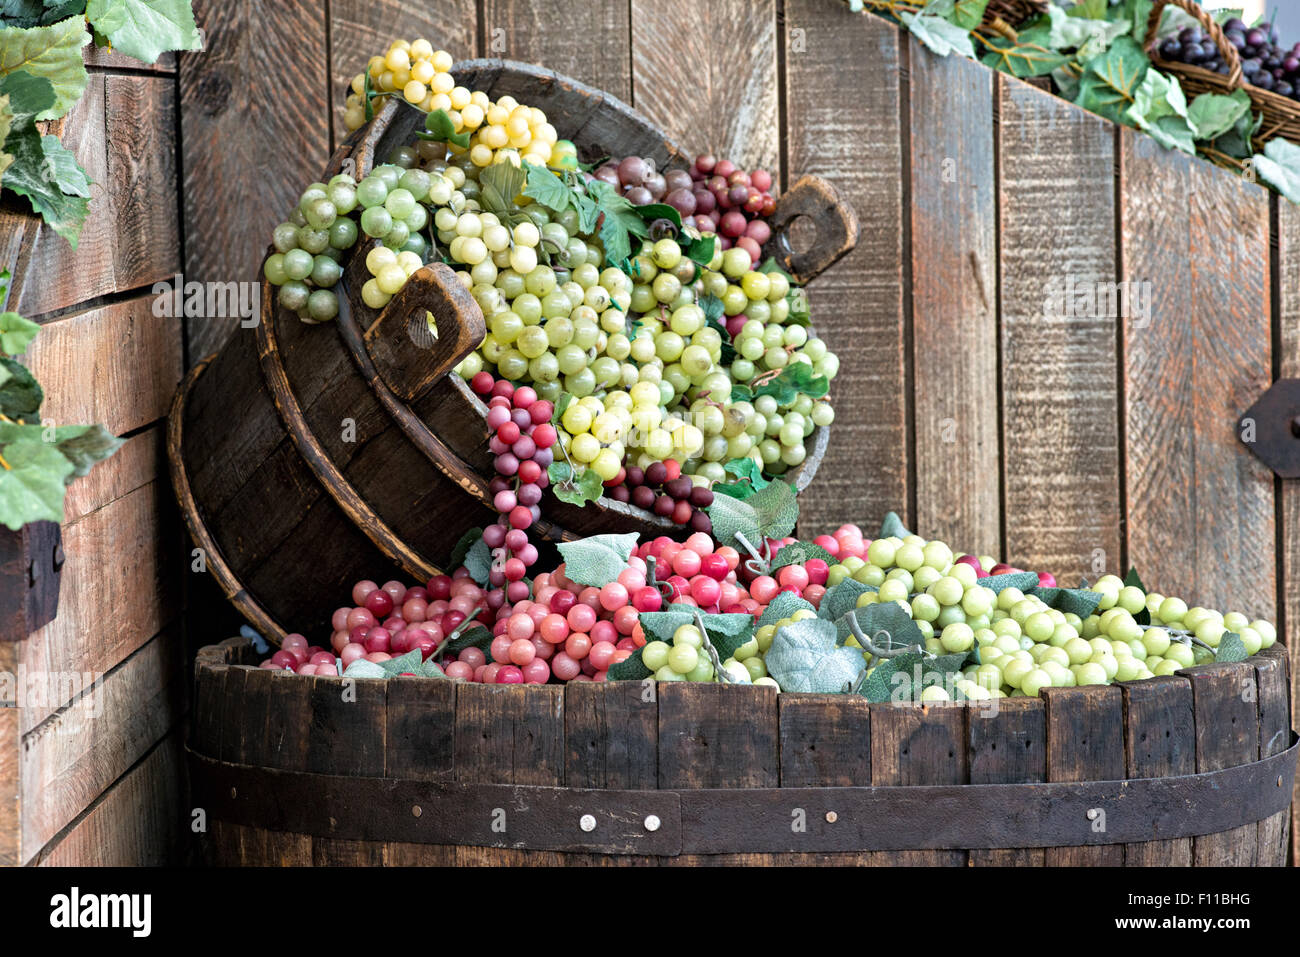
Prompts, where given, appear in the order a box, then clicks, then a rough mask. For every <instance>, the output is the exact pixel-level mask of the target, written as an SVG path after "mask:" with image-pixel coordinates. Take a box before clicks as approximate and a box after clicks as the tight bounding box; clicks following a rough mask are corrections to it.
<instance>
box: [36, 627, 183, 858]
mask: <svg viewBox="0 0 1300 957" xmlns="http://www.w3.org/2000/svg"><path fill="white" fill-rule="evenodd" d="M185 685H186V681H185V677H184V675H183V662H182V654H181V647H180V640H179V635H178V633H177V632H175V631H169V632H164V633H162V634H160V635H158V636H157V637H155V638H154V639H153V640H152V641H150V642H149V643H148V644H147V645H145V646H144V647H143V648H141V649H140V650H139V651H137V652H136V653H135V654H134V655H132V656H131V657H130V658H129V659H127V660H126V661H125V662H123V663H122V664H121V665H120V666H118V667H117V668H116V669H115V670H113V671H112V672H110V673H109V674H107V675H106V676H105V677H104V679H103V683H102V684H101V685H99V686H98V687H96V688H95V689H94V691H93V692H92V693H91V694H90V695H88V696H87V697H86V698H83V699H81V700H80V702H79V705H80V706H78V707H72V708H68V709H65V710H63V711H61V712H59V713H58V714H56V715H54V716H53V717H51V718H49V719H48V720H47V721H45V722H43V723H42V724H41V725H40V726H39V727H38V728H36V729H35V730H33V731H31V732H29V733H27V734H25V735H24V736H23V743H22V757H21V770H20V774H21V780H22V782H23V788H24V791H25V792H26V793H27V794H33V795H39V796H40V797H39V800H28V801H26V802H25V803H24V805H23V809H22V849H23V855H22V856H23V857H24V859H30V858H31V856H32V855H34V854H35V853H36V852H37V851H38V850H39V849H40V848H42V847H44V846H45V844H46V843H47V842H48V841H49V840H50V838H52V837H53V836H54V835H55V834H57V833H58V832H59V831H60V830H61V829H63V828H64V827H65V826H66V825H67V824H68V823H69V822H70V821H72V820H73V819H74V818H75V817H76V816H77V815H78V814H80V813H81V811H82V810H83V809H85V808H86V807H88V806H89V805H90V803H91V802H92V801H93V800H95V799H96V798H97V797H99V796H100V795H101V794H103V792H104V791H105V789H106V788H107V787H108V786H109V785H110V784H112V783H113V782H114V781H116V780H117V779H118V778H119V777H121V776H122V774H123V773H125V772H126V771H127V770H128V769H129V768H130V767H131V766H132V765H133V764H135V763H136V761H138V760H139V759H140V758H141V757H142V756H143V755H144V754H145V753H146V752H147V751H148V750H149V749H150V748H151V747H153V745H154V744H155V743H156V742H157V741H159V740H160V739H161V738H162V737H163V736H164V735H165V734H166V733H167V732H168V731H169V730H171V729H172V728H173V727H174V726H175V725H176V722H177V721H178V720H179V719H180V716H181V714H182V713H183V708H184V699H185ZM96 712H98V713H96Z"/></svg>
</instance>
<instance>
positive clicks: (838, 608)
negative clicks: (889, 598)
mask: <svg viewBox="0 0 1300 957" xmlns="http://www.w3.org/2000/svg"><path fill="white" fill-rule="evenodd" d="M877 590H878V589H877V588H876V586H875V585H864V584H863V583H862V582H860V581H857V580H856V579H853V578H846V579H844V580H843V581H842V582H840V583H839V584H838V585H835V586H833V587H831V588H829V589H827V591H826V594H824V595H822V600H821V604H820V605H818V606H817V617H818V618H825V619H826V620H827V621H839V620H840V619H841V618H843V617H844V616H845V615H847V614H848V613H849V612H851V611H852V610H853V609H855V608H857V607H858V599H859V598H861V597H862V596H863V595H865V594H866V593H867V592H874V591H877ZM890 604H893V603H892V602H891V603H890ZM867 607H871V606H870V605H868V606H867ZM894 607H895V608H898V606H897V605H894ZM898 610H899V611H900V612H901V611H902V610H903V609H901V608H898Z"/></svg>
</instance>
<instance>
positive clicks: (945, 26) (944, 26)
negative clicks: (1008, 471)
mask: <svg viewBox="0 0 1300 957" xmlns="http://www.w3.org/2000/svg"><path fill="white" fill-rule="evenodd" d="M899 19H900V20H902V22H903V25H904V26H905V27H907V29H908V31H909V32H910V33H911V34H912V36H914V37H916V38H917V39H918V40H920V41H921V43H922V44H924V45H925V46H926V48H927V49H929V50H931V51H932V52H934V53H936V54H938V55H939V56H948V55H949V54H950V53H960V54H961V55H962V56H965V57H970V58H971V59H974V58H975V48H974V47H973V46H972V45H971V40H970V31H969V30H965V29H963V28H961V27H959V26H957V25H956V24H954V23H949V22H948V21H947V20H945V19H943V18H942V17H936V16H930V15H927V14H924V13H903V14H901V15H900V16H899Z"/></svg>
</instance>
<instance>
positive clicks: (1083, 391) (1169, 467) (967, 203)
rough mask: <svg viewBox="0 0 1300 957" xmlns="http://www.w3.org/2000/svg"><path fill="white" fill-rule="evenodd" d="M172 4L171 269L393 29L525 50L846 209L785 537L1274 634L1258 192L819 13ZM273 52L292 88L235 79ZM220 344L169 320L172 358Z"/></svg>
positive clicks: (1294, 323) (303, 138)
mask: <svg viewBox="0 0 1300 957" xmlns="http://www.w3.org/2000/svg"><path fill="white" fill-rule="evenodd" d="M196 7H197V8H198V12H199V18H200V21H201V22H202V24H203V25H204V26H205V28H206V30H207V35H208V39H209V51H208V52H207V53H206V54H204V55H201V56H200V55H186V56H183V57H182V58H181V60H180V66H179V74H180V84H179V85H180V97H181V117H182V119H181V130H182V143H181V157H182V163H183V167H184V176H185V180H186V182H187V183H189V184H191V185H190V188H187V189H186V190H184V196H185V203H184V235H185V237H186V259H185V269H186V273H187V274H189V275H191V276H192V277H193V278H200V279H219V280H222V281H229V280H233V279H251V278H253V277H254V276H255V273H256V269H257V265H258V262H259V260H260V258H261V256H262V252H263V250H264V249H265V247H266V244H267V239H268V236H269V233H270V230H271V228H272V227H273V226H274V225H275V223H276V222H278V221H279V220H280V219H281V217H282V216H283V213H284V210H285V209H287V208H288V204H289V203H290V202H291V201H292V200H293V198H294V197H295V196H296V195H297V192H298V191H299V190H300V189H301V187H302V186H303V185H305V184H306V183H308V182H310V181H312V180H313V179H315V178H316V177H317V176H318V175H319V172H320V169H321V167H322V164H323V162H324V160H325V157H326V155H327V154H328V150H329V147H330V146H331V145H332V144H333V143H335V142H337V141H338V139H339V138H340V135H341V133H342V132H343V131H342V129H341V104H342V99H343V95H344V87H345V84H346V83H347V81H348V78H349V77H350V76H351V75H353V74H354V73H355V72H357V71H358V70H360V69H362V68H363V66H364V64H365V62H366V59H367V58H368V56H370V55H371V54H373V53H375V52H378V51H379V49H380V47H381V46H382V45H383V44H385V43H386V42H387V41H389V40H391V39H392V38H393V37H395V36H404V37H406V38H408V39H414V38H415V37H417V36H425V37H427V38H429V39H430V40H431V41H433V42H434V43H435V45H441V46H444V47H446V48H447V49H449V50H451V51H452V52H453V53H454V54H455V55H457V56H470V55H476V56H503V57H512V58H516V59H521V60H526V61H530V62H538V63H542V64H544V65H546V66H549V67H551V68H554V69H556V70H559V71H561V72H564V73H568V74H570V75H572V76H575V77H577V78H578V79H581V80H583V81H586V82H588V83H593V84H595V85H598V86H601V87H603V88H605V89H607V90H609V91H611V92H613V93H615V94H617V95H620V96H623V97H624V98H626V99H627V100H628V101H629V102H631V103H632V104H633V105H634V106H636V107H637V108H638V109H640V110H642V111H643V112H645V113H646V114H647V115H648V116H650V117H651V118H652V119H653V120H655V121H656V122H658V123H659V124H660V125H661V126H662V127H663V129H664V130H665V131H666V132H667V133H668V134H669V135H671V136H672V137H673V138H675V139H676V140H677V141H678V142H679V143H680V144H682V145H683V146H684V147H685V148H686V149H687V150H688V151H705V150H707V151H711V152H715V153H717V154H719V155H726V156H729V157H731V158H733V159H736V160H737V161H740V162H742V163H744V164H746V165H754V164H762V165H765V166H768V167H769V168H771V169H772V170H773V171H774V172H775V173H776V174H777V175H778V176H779V179H780V181H781V182H782V183H784V184H788V183H789V182H791V181H792V178H794V177H797V176H798V175H800V174H802V173H804V172H816V173H819V174H821V175H824V176H826V177H827V178H829V179H831V180H832V181H833V182H835V184H836V185H837V186H839V187H840V188H841V189H842V190H843V191H844V193H845V195H846V196H847V197H848V198H849V200H850V201H851V202H852V203H853V204H854V205H855V207H856V210H857V212H858V216H859V218H860V220H861V222H862V227H863V229H862V239H861V242H860V244H859V246H858V249H857V250H856V251H855V252H854V253H853V254H852V255H850V256H849V257H847V258H846V259H845V260H844V261H842V262H841V263H839V264H838V265H837V266H836V267H834V268H833V269H832V270H830V271H829V272H828V273H827V274H826V275H825V276H823V277H821V278H820V279H819V280H818V281H817V282H816V283H815V284H814V286H813V287H812V289H811V293H810V298H811V301H812V310H813V316H814V320H815V322H816V324H817V326H818V329H819V330H820V332H821V333H822V334H823V335H824V337H825V338H826V339H827V340H828V342H829V343H830V345H831V347H832V348H833V349H835V351H836V352H837V353H839V355H840V356H841V359H842V373H841V378H840V379H839V380H837V383H836V384H835V386H834V387H833V390H832V397H833V398H834V400H835V402H836V407H837V412H838V418H837V423H836V427H835V430H834V437H833V440H832V442H831V445H830V449H829V451H828V453H827V457H826V459H825V461H824V463H823V465H822V468H821V472H820V474H819V477H818V479H817V481H816V483H814V485H813V486H812V487H811V488H810V489H809V490H808V492H807V493H806V494H805V495H804V497H803V518H804V522H803V530H804V531H806V532H811V533H817V532H821V531H826V530H832V529H833V528H834V527H836V526H837V525H838V524H840V523H841V522H845V521H855V522H859V523H861V524H862V525H863V527H864V528H866V529H868V530H870V529H871V528H873V527H875V526H877V525H878V523H879V521H880V519H881V518H882V516H883V515H884V513H885V512H887V511H889V510H896V511H898V512H899V513H900V514H902V515H903V516H904V519H905V521H906V522H907V523H908V524H909V526H910V527H913V528H916V529H917V530H918V531H919V532H920V533H922V534H925V535H927V536H931V537H943V538H945V539H947V540H948V541H949V542H950V543H951V544H952V545H953V546H954V547H957V548H962V549H967V550H971V551H976V550H978V551H987V552H992V553H996V554H997V555H998V556H999V557H1004V558H1007V559H1009V560H1011V561H1014V562H1016V563H1018V564H1021V565H1024V566H1027V567H1040V568H1046V569H1048V570H1051V571H1053V572H1054V573H1055V574H1056V575H1057V576H1058V578H1060V579H1061V580H1062V581H1063V582H1064V583H1068V584H1073V583H1074V582H1075V581H1076V580H1077V579H1078V578H1079V577H1081V576H1086V577H1088V578H1089V579H1090V580H1095V578H1096V577H1098V576H1099V575H1101V574H1103V573H1107V572H1114V573H1119V574H1122V573H1123V572H1124V570H1125V569H1126V568H1127V567H1128V565H1129V564H1130V563H1131V564H1136V565H1137V566H1138V568H1139V569H1140V571H1141V572H1142V575H1143V577H1144V579H1145V581H1146V582H1147V583H1148V585H1150V586H1151V587H1152V588H1154V589H1157V590H1159V591H1162V592H1164V593H1166V594H1177V595H1180V596H1184V597H1185V598H1187V599H1188V601H1189V603H1197V602H1200V603H1203V604H1207V605H1212V606H1214V607H1218V608H1221V609H1223V610H1225V611H1226V610H1240V611H1243V612H1245V613H1247V614H1248V615H1250V616H1251V617H1265V618H1269V619H1273V620H1278V621H1279V622H1280V624H1281V625H1282V626H1283V628H1284V634H1285V635H1286V636H1287V637H1288V638H1289V639H1290V641H1289V642H1288V643H1289V644H1290V645H1291V647H1296V645H1297V640H1296V639H1297V637H1300V636H1298V635H1297V629H1298V628H1300V584H1297V575H1300V570H1298V569H1297V564H1298V563H1300V506H1297V501H1300V497H1298V496H1297V494H1296V492H1295V489H1294V486H1292V485H1291V484H1289V483H1278V482H1275V481H1274V479H1273V477H1272V475H1271V473H1269V471H1268V470H1267V469H1266V468H1264V467H1263V466H1262V465H1261V464H1260V463H1259V462H1258V461H1257V460H1256V459H1254V458H1253V457H1252V456H1250V455H1249V454H1247V453H1246V452H1245V451H1244V450H1243V449H1242V447H1241V445H1240V443H1239V442H1238V440H1237V436H1236V433H1235V428H1234V425H1235V420H1236V418H1237V416H1238V415H1239V414H1240V413H1241V412H1242V411H1244V410H1245V408H1246V407H1248V406H1249V405H1250V404H1251V403H1252V402H1253V401H1254V399H1255V398H1256V397H1257V396H1258V394H1259V393H1260V392H1262V391H1263V390H1264V389H1265V388H1266V387H1267V385H1268V383H1269V382H1270V381H1271V380H1272V378H1274V377H1275V376H1278V375H1300V358H1297V355H1300V214H1297V213H1296V211H1295V209H1294V207H1291V206H1290V205H1289V204H1286V203H1284V202H1283V203H1279V202H1278V201H1277V199H1276V198H1275V197H1273V196H1271V195H1270V194H1269V193H1268V192H1267V191H1266V190H1265V189H1263V188H1262V187H1259V186H1257V185H1254V184H1251V183H1248V182H1245V181H1243V180H1241V179H1239V178H1237V177H1234V176H1232V175H1230V174H1228V173H1226V172H1224V171H1222V170H1219V169H1217V168H1214V167H1212V166H1210V165H1208V164H1206V163H1203V162H1200V161H1193V160H1190V159H1187V158H1184V157H1182V156H1181V155H1179V154H1175V153H1170V152H1168V151H1165V150H1162V149H1160V148H1159V147H1157V146H1156V145H1155V144H1154V143H1153V142H1152V141H1151V140H1150V139H1149V138H1147V137H1144V136H1142V135H1140V134H1137V133H1134V132H1133V131H1130V130H1123V129H1119V128H1117V127H1116V126H1114V125H1113V124H1110V123H1108V122H1105V121H1103V120H1100V119H1098V118H1097V117H1095V116H1091V115H1089V114H1086V113H1084V112H1082V111H1080V110H1079V109H1077V108H1075V107H1074V106H1073V105H1071V104H1068V103H1065V102H1064V101H1062V100H1059V99H1057V98H1055V97H1053V96H1051V95H1049V94H1047V93H1044V92H1043V91H1041V90H1038V89H1036V88H1034V87H1031V86H1029V85H1027V84H1024V83H1021V82H1019V81H1017V80H1014V79H1011V78H1008V77H1006V76H1004V75H1000V74H995V73H992V72H990V71H988V70H985V69H984V68H982V67H980V66H978V65H975V64H973V63H970V62H967V61H964V60H959V59H956V58H952V59H947V60H940V59H937V58H935V57H934V56H933V55H931V54H930V53H929V52H928V51H926V50H924V49H923V48H921V47H920V46H919V45H918V44H917V43H916V42H915V41H913V40H912V39H911V38H910V37H907V36H906V35H904V34H900V33H899V31H898V30H897V29H896V28H895V27H893V26H892V25H890V24H888V23H886V22H885V21H882V20H879V19H876V18H873V17H870V16H864V15H855V14H851V13H849V12H848V11H846V10H845V9H844V8H843V7H842V6H841V5H839V4H835V3H829V2H826V0H759V2H745V0H718V2H714V3H709V4H704V5H702V4H699V3H688V2H686V0H657V2H649V0H604V2H579V0H546V2H542V0H455V2H449V3H440V4H437V5H429V4H414V3H403V2H399V0H382V2H375V0H331V2H330V3H328V4H325V5H323V6H322V5H319V4H312V3H309V2H307V0H290V2H286V3H282V4H275V5H267V4H256V3H254V2H253V0H237V2H233V3H217V2H216V0H199V2H198V3H197V4H196ZM254 11H255V12H256V18H255V19H254ZM322 49H324V50H325V51H326V52H325V54H324V55H323V56H322V55H321V54H320V53H319V51H320V50H322ZM286 63H293V64H295V73H294V82H293V83H291V84H275V85H271V84H268V83H265V82H248V80H247V78H248V77H249V76H255V77H263V76H267V75H271V76H274V75H277V74H278V73H280V72H281V71H283V69H284V65H285V64H286ZM1070 197H1078V198H1079V199H1078V201H1075V202H1070V201H1069V199H1070ZM1271 245H1272V249H1275V250H1276V252H1275V253H1271ZM0 248H2V247H0ZM1121 281H1122V282H1131V283H1150V286H1149V298H1146V299H1144V300H1142V301H1140V302H1138V303H1135V304H1133V306H1131V307H1130V309H1129V310H1128V311H1127V313H1126V314H1116V311H1112V310H1110V309H1109V308H1105V304H1104V305H1103V308H1101V309H1092V310H1087V309H1086V308H1085V309H1084V310H1082V311H1083V312H1084V313H1086V314H1075V315H1070V314H1069V309H1068V304H1066V303H1063V302H1059V301H1058V302H1052V301H1051V298H1052V294H1053V292H1054V291H1057V290H1059V291H1060V292H1061V293H1063V294H1064V293H1065V292H1066V291H1067V290H1068V289H1069V288H1070V287H1069V283H1071V282H1073V283H1074V284H1075V286H1074V288H1075V289H1076V290H1082V289H1085V288H1087V284H1107V285H1108V284H1110V283H1116V282H1121ZM1141 288H1142V289H1143V290H1146V289H1147V287H1145V286H1144V287H1141ZM1107 291H1108V290H1107V289H1106V288H1102V289H1101V292H1102V293H1103V295H1104V294H1105V293H1106V292H1107ZM1143 305H1146V306H1149V307H1150V308H1149V312H1145V313H1144V312H1143V310H1141V309H1139V308H1137V307H1138V306H1143ZM1078 311H1079V310H1076V313H1077V312H1078ZM233 328H234V327H233V324H231V323H225V324H221V323H216V324H206V325H203V326H199V325H194V324H192V325H191V328H190V330H189V343H190V349H189V354H188V359H189V361H191V362H192V361H194V360H195V359H197V358H198V357H200V356H201V355H203V354H205V353H207V352H209V351H211V350H212V349H215V348H216V347H218V346H219V345H220V343H221V342H222V341H224V339H225V337H226V336H228V335H230V334H232V331H233ZM1296 665H1300V660H1298V659H1296V658H1293V668H1292V673H1293V674H1296V673H1297V672H1300V667H1296ZM0 797H2V795H0ZM2 814H3V806H2V805H0V815H2ZM1294 830H1300V828H1296V829H1294Z"/></svg>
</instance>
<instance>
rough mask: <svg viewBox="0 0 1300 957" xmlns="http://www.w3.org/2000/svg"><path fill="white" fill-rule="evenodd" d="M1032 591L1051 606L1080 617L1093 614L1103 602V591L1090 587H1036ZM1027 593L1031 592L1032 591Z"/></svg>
mask: <svg viewBox="0 0 1300 957" xmlns="http://www.w3.org/2000/svg"><path fill="white" fill-rule="evenodd" d="M1022 590H1023V589H1022ZM1031 591H1032V593H1033V594H1034V595H1036V596H1038V597H1039V598H1041V599H1042V600H1043V601H1044V602H1046V603H1047V606H1048V607H1049V608H1055V609H1056V610H1057V611H1061V612H1064V613H1066V614H1070V615H1078V616H1079V617H1080V618H1087V617H1088V616H1089V615H1091V614H1092V613H1093V612H1094V611H1096V610H1097V605H1098V604H1100V602H1101V592H1096V591H1093V590H1092V589H1089V588H1034V589H1031ZM1025 594H1030V591H1026V592H1025Z"/></svg>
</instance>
